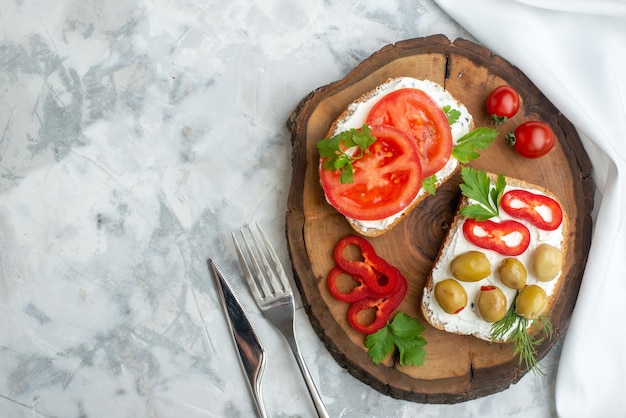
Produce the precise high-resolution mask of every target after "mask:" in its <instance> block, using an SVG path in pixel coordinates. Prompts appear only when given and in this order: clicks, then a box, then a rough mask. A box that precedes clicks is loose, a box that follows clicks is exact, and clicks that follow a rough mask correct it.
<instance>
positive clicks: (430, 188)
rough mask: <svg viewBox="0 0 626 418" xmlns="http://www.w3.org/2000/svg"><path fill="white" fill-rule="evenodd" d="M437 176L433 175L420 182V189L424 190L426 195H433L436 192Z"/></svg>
mask: <svg viewBox="0 0 626 418" xmlns="http://www.w3.org/2000/svg"><path fill="white" fill-rule="evenodd" d="M436 185H437V175H436V174H433V175H432V176H430V177H426V178H425V179H423V180H422V189H424V190H426V192H427V193H429V194H431V195H434V194H435V193H436V192H437V187H436Z"/></svg>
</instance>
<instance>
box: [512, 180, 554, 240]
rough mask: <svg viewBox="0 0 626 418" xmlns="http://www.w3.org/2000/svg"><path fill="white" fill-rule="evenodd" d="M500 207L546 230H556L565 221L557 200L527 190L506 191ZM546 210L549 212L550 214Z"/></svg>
mask: <svg viewBox="0 0 626 418" xmlns="http://www.w3.org/2000/svg"><path fill="white" fill-rule="evenodd" d="M500 207H501V208H502V210H503V211H505V212H506V213H508V214H509V215H511V216H513V217H515V218H518V219H524V220H526V221H528V222H530V223H531V224H533V225H534V226H536V227H537V228H539V229H543V230H546V231H554V230H555V229H557V228H558V227H559V225H561V222H562V221H563V210H562V209H561V205H559V203H558V202H557V201H556V200H554V199H552V198H551V197H550V196H546V195H543V194H538V193H531V192H529V191H527V190H522V189H515V190H510V191H508V192H506V193H505V194H504V195H503V196H502V199H501V200H500ZM539 208H542V209H543V210H541V209H539ZM544 211H547V212H549V215H548V213H545V212H544ZM542 212H544V213H542Z"/></svg>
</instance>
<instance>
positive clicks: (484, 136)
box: [452, 127, 498, 164]
mask: <svg viewBox="0 0 626 418" xmlns="http://www.w3.org/2000/svg"><path fill="white" fill-rule="evenodd" d="M497 136H498V131H496V130H495V129H490V128H485V127H480V128H476V129H474V130H472V131H470V132H468V133H466V134H465V135H463V136H462V137H461V138H459V139H458V140H457V141H456V145H455V146H454V148H453V149H452V155H453V156H454V158H456V159H457V160H459V161H460V162H462V163H463V164H467V163H468V162H470V161H472V160H475V159H476V158H478V157H480V154H479V153H478V151H479V150H483V149H485V148H487V147H489V145H491V143H492V142H493V140H494V139H496V137H497Z"/></svg>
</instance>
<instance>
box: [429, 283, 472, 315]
mask: <svg viewBox="0 0 626 418" xmlns="http://www.w3.org/2000/svg"><path fill="white" fill-rule="evenodd" d="M435 299H437V302H439V306H441V309H443V310H444V311H445V312H447V313H449V314H457V313H459V312H460V311H462V310H463V308H465V306H467V292H466V291H465V288H464V287H463V286H462V285H461V284H460V283H459V282H457V281H456V280H454V279H445V280H442V281H440V282H439V283H437V284H436V285H435Z"/></svg>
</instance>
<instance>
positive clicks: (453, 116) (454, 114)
mask: <svg viewBox="0 0 626 418" xmlns="http://www.w3.org/2000/svg"><path fill="white" fill-rule="evenodd" d="M442 109H443V113H445V114H446V117H447V118H448V123H449V124H450V125H452V124H454V123H455V122H456V121H457V120H459V116H461V112H459V111H458V110H457V109H453V108H452V107H450V105H445V106H444V107H443V108H442Z"/></svg>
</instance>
